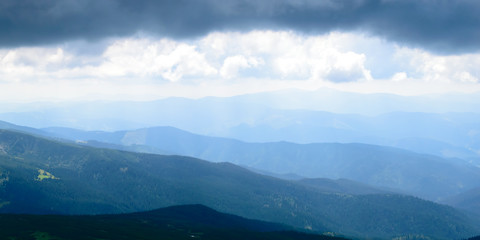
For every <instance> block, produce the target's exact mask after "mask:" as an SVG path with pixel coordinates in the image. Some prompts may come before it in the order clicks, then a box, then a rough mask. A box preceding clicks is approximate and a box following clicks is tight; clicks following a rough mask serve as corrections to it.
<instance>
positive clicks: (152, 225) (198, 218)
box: [0, 205, 343, 240]
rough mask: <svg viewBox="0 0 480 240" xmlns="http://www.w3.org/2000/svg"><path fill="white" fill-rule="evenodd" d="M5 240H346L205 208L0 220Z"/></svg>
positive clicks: (191, 207) (12, 217)
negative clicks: (297, 230) (293, 229)
mask: <svg viewBox="0 0 480 240" xmlns="http://www.w3.org/2000/svg"><path fill="white" fill-rule="evenodd" d="M0 233H1V236H0V238H1V239H44V240H47V239H52V240H53V239H55V240H61V239H65V240H66V239H72V240H74V239H79V240H80V239H145V240H148V239H172V240H173V239H212V240H213V239H259V240H260V239H272V240H273V239H279V240H329V239H331V240H335V239H339V240H340V239H343V238H338V237H330V236H323V235H314V234H307V233H300V232H295V231H292V229H291V228H289V227H286V226H282V225H279V224H273V223H268V222H262V221H255V220H249V219H245V218H241V217H237V216H234V215H229V214H224V213H220V212H217V211H215V210H213V209H210V208H207V207H205V206H202V205H184V206H175V207H169V208H162V209H158V210H153V211H149V212H139V213H132V214H121V215H97V216H62V215H11V214H9V215H6V214H1V215H0Z"/></svg>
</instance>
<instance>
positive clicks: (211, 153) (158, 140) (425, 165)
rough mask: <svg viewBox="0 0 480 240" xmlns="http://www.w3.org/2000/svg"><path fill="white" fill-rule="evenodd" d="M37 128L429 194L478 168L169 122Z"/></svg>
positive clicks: (455, 188)
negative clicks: (220, 133)
mask: <svg viewBox="0 0 480 240" xmlns="http://www.w3.org/2000/svg"><path fill="white" fill-rule="evenodd" d="M42 130H43V131H45V132H46V135H48V136H51V137H58V138H63V139H70V140H72V141H82V142H84V143H85V144H88V145H91V146H96V147H107V148H117V149H122V150H131V151H139V152H149V153H160V154H177V155H184V156H191V157H196V158H200V159H205V160H209V161H212V162H222V161H227V162H231V163H234V164H237V165H241V166H245V167H249V168H254V169H258V170H263V171H268V172H272V173H276V174H297V175H300V176H304V177H308V178H331V179H338V178H346V179H351V180H355V181H359V182H362V183H365V184H369V185H373V186H377V187H381V188H389V189H397V190H399V191H402V192H406V193H409V194H412V195H415V196H419V197H422V198H426V199H430V200H440V199H442V198H445V197H448V196H453V195H456V194H459V193H461V192H463V191H466V190H469V189H471V188H474V187H477V186H478V184H479V183H480V169H479V168H477V167H474V166H472V165H471V164H469V163H467V162H465V161H462V160H459V159H448V158H441V157H437V156H433V155H426V154H419V153H415V152H411V151H407V150H402V149H399V148H392V147H385V146H377V145H369V144H360V143H348V144H341V143H311V144H296V143H289V142H270V143H247V142H242V141H238V140H234V139H227V138H218V137H207V136H202V135H197V134H192V133H189V132H186V131H182V130H179V129H175V128H172V127H155V128H144V129H138V130H131V131H117V132H100V131H94V132H86V131H81V130H75V129H66V128H47V129H42ZM89 140H95V141H90V142H89ZM102 142H103V143H102ZM104 143H109V144H113V145H108V144H104Z"/></svg>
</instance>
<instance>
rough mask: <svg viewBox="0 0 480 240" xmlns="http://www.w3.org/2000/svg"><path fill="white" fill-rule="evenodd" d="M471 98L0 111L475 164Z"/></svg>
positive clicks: (96, 126)
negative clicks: (372, 148) (395, 150)
mask: <svg viewBox="0 0 480 240" xmlns="http://www.w3.org/2000/svg"><path fill="white" fill-rule="evenodd" d="M328 99H333V100H328ZM439 99H443V101H439ZM455 99H457V102H456V103H455V104H452V105H451V106H450V104H451V103H453V102H455ZM474 99H479V101H475V100H474ZM398 102H402V103H401V104H397V103H398ZM425 102H427V103H425ZM479 102H480V95H478V94H472V95H466V96H449V98H447V97H438V96H437V97H436V96H423V97H401V96H395V95H383V94H380V95H378V94H377V95H375V94H374V95H368V94H367V95H364V94H351V93H338V92H330V91H326V90H325V91H316V92H305V91H287V92H273V93H263V94H253V95H243V96H236V97H230V98H214V97H207V98H202V99H186V98H168V99H161V100H157V101H150V102H101V101H96V102H83V103H62V104H58V103H52V104H50V105H46V104H42V105H40V106H39V107H36V108H34V107H30V108H29V107H18V109H22V111H14V109H15V108H13V109H12V108H9V109H10V111H7V112H5V111H4V112H0V119H2V120H5V121H8V122H12V123H15V124H20V125H26V126H31V127H35V128H45V127H52V126H59V127H70V128H77V129H83V130H106V131H117V130H125V129H138V128H145V127H154V126H173V127H176V128H180V129H184V130H187V131H190V132H194V133H198V134H203V135H208V136H218V137H228V138H235V139H239V140H243V141H247V142H271V141H289V142H296V143H315V142H339V143H351V142H359V143H368V144H375V145H387V146H392V147H401V148H406V149H408V150H412V151H417V152H420V153H427V154H434V155H437V156H441V157H448V158H461V159H466V158H468V161H473V162H476V164H478V165H480V155H479V154H478V152H479V151H480V112H479V110H478V109H480V106H479V105H480V104H479ZM423 103H425V105H423ZM399 105H400V106H399ZM454 106H455V107H454ZM376 108H378V109H376ZM24 109H30V110H24ZM339 109H340V110H339ZM342 109H343V110H342ZM387 110H388V111H387ZM372 112H374V113H375V114H371V113H372ZM413 142H415V144H413Z"/></svg>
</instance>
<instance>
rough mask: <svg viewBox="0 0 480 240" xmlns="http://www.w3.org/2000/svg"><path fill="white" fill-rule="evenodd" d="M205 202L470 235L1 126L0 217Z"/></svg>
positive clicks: (269, 217) (323, 196)
mask: <svg viewBox="0 0 480 240" xmlns="http://www.w3.org/2000/svg"><path fill="white" fill-rule="evenodd" d="M182 204H203V205H206V206H209V207H212V208H214V209H216V210H219V211H222V212H227V213H230V214H235V215H239V216H242V217H247V218H252V219H260V220H265V221H271V222H280V223H283V224H287V225H291V226H294V227H296V228H302V229H308V230H312V231H314V232H320V233H323V232H336V233H340V234H344V235H349V236H359V237H364V238H372V237H381V238H392V237H399V236H407V235H408V236H429V237H431V238H434V239H459V238H465V237H470V236H474V235H477V234H478V233H479V231H478V229H477V228H476V227H475V224H474V222H472V220H471V219H469V218H468V217H467V216H465V215H463V214H462V213H460V212H459V211H457V210H455V209H454V208H451V207H447V206H443V205H439V204H435V203H433V202H429V201H424V200H421V199H418V198H414V197H409V196H401V195H394V194H370V195H349V194H339V193H329V192H324V191H321V190H319V189H318V188H316V187H314V186H308V185H307V184H303V183H297V182H293V181H287V180H280V179H276V178H272V177H267V176H263V175H259V174H255V173H253V172H250V171H248V170H245V169H243V168H240V167H238V166H235V165H233V164H230V163H210V162H206V161H202V160H198V159H194V158H189V157H180V156H160V155H152V154H139V153H132V152H122V151H116V150H108V149H97V148H90V147H85V146H79V145H73V144H65V143H58V142H53V141H49V140H45V139H42V138H38V137H34V136H31V135H26V134H21V133H17V132H10V131H5V130H0V212H3V213H37V214H45V213H56V214H104V213H125V212H137V211H144V210H150V209H156V208H161V207H166V206H171V205H182Z"/></svg>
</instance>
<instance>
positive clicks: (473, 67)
mask: <svg viewBox="0 0 480 240" xmlns="http://www.w3.org/2000/svg"><path fill="white" fill-rule="evenodd" d="M395 57H396V58H398V59H399V61H403V62H406V63H407V64H409V69H410V71H412V75H415V76H416V78H417V79H418V80H420V81H427V82H431V83H439V82H446V83H455V82H460V83H479V78H480V68H479V67H478V66H480V54H465V55H454V56H437V55H434V54H431V53H428V52H425V51H422V50H419V49H410V48H399V49H398V50H397V52H396V55H395Z"/></svg>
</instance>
